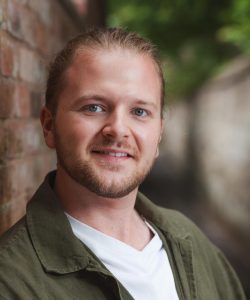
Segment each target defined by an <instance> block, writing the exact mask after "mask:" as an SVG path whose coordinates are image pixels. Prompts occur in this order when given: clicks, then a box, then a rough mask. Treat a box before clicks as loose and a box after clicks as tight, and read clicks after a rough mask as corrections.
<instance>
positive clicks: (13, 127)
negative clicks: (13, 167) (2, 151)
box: [5, 119, 45, 159]
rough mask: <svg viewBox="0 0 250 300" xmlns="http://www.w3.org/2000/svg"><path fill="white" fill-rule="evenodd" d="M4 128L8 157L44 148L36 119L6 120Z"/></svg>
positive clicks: (28, 153) (35, 151)
mask: <svg viewBox="0 0 250 300" xmlns="http://www.w3.org/2000/svg"><path fill="white" fill-rule="evenodd" d="M5 130H6V147H7V153H6V156H7V158H8V159H10V158H15V157H20V156H25V155H30V154H34V153H37V152H39V151H40V150H42V149H44V148H45V145H44V138H43V134H42V129H41V126H40V122H39V121H38V120H36V121H35V120H34V121H31V120H25V119H13V120H7V121H6V122H5Z"/></svg>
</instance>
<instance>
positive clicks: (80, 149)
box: [0, 29, 245, 300]
mask: <svg viewBox="0 0 250 300" xmlns="http://www.w3.org/2000/svg"><path fill="white" fill-rule="evenodd" d="M163 99H164V81H163V75H162V70H161V67H160V63H159V60H158V58H157V54H156V50H155V47H154V46H153V45H152V44H151V43H149V42H148V41H145V40H144V39H142V38H141V37H139V36H138V35H137V34H135V33H129V32H126V31H124V30H122V29H107V30H91V31H89V32H87V33H83V34H81V35H79V36H78V37H76V38H74V39H73V40H71V41H70V42H69V43H68V44H67V45H66V46H65V48H64V49H63V50H62V51H61V52H60V53H59V54H58V55H57V57H56V59H55V61H54V62H53V63H52V65H51V68H50V74H49V78H48V82H47V91H46V105H45V107H44V108H43V109H42V112H41V123H42V127H43V131H44V136H45V141H46V144H47V145H48V147H50V148H52V149H55V150H56V153H57V159H58V164H57V170H56V172H52V173H50V174H49V175H48V176H47V177H46V179H45V181H44V183H43V184H42V185H41V186H40V188H39V189H38V191H37V192H36V194H35V195H34V197H33V199H32V200H31V201H30V203H29V204H28V207H27V215H26V216H25V217H24V218H23V219H22V220H21V221H20V222H18V223H17V224H16V225H15V226H14V227H13V228H12V229H11V230H10V231H9V232H7V233H6V235H5V236H4V237H3V239H2V241H1V250H0V296H1V297H0V298H1V299H5V300H8V299H25V300H27V299H43V300H45V299H60V300H63V299H100V300H101V299H109V300H110V299H124V300H126V299H137V300H139V299H143V300H145V299H150V300H157V299H162V300H163V299H171V300H176V299H185V300H187V299H192V300H193V299H202V300H211V299H213V300H217V299H226V300H230V299H235V300H236V299H237V300H239V299H245V298H244V294H243V291H242V288H241V285H240V283H239V281H238V279H237V277H236V275H235V273H234V271H233V270H232V269H231V267H230V266H229V264H228V262H227V261H226V260H225V258H224V257H223V255H222V254H221V253H220V252H219V251H218V250H217V249H216V248H215V247H214V246H213V245H211V243H210V242H209V241H208V240H207V239H206V238H205V237H204V236H203V234H202V233H201V232H200V231H199V230H198V229H197V228H196V227H195V225H194V224H192V223H191V222H190V221H189V220H187V219H186V218H185V217H184V216H182V215H181V214H179V213H177V212H174V211H169V210H166V209H163V208H159V207H157V206H155V205H154V204H153V203H151V202H150V201H149V200H148V199H146V197H144V196H143V195H141V194H140V193H138V186H139V185H140V183H141V182H142V181H143V180H144V178H145V177H146V176H147V174H148V173H149V171H150V169H151V167H152V165H153V163H154V160H155V159H156V157H157V156H158V144H159V142H160V139H161V133H162V110H163Z"/></svg>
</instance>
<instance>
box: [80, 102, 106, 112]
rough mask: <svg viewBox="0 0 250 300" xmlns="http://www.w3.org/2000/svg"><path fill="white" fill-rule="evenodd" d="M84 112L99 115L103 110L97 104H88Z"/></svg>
mask: <svg viewBox="0 0 250 300" xmlns="http://www.w3.org/2000/svg"><path fill="white" fill-rule="evenodd" d="M84 110H85V111H88V112H92V113H99V112H103V111H104V109H103V107H102V106H101V105H98V104H90V105H87V106H85V107H84Z"/></svg>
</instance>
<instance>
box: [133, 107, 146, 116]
mask: <svg viewBox="0 0 250 300" xmlns="http://www.w3.org/2000/svg"><path fill="white" fill-rule="evenodd" d="M133 114H134V115H136V116H138V117H145V116H147V115H148V113H147V112H146V111H145V109H143V108H139V107H138V108H135V109H134V110H133Z"/></svg>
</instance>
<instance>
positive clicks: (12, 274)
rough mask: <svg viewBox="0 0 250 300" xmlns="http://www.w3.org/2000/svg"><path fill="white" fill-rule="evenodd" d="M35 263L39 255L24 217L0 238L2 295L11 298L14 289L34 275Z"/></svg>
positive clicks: (0, 291)
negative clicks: (36, 252)
mask: <svg viewBox="0 0 250 300" xmlns="http://www.w3.org/2000/svg"><path fill="white" fill-rule="evenodd" d="M34 265H38V262H37V256H36V254H35V251H34V248H33V246H32V243H31V240H30V237H29V233H28V230H27V227H26V219H25V218H23V219H21V220H20V221H19V222H18V223H17V224H15V225H14V226H13V227H12V228H11V229H9V230H8V231H7V232H6V233H5V234H4V235H3V236H2V237H1V238H0V295H1V297H2V298H4V297H7V299H9V297H10V298H11V297H12V296H13V293H14V290H18V289H20V284H22V282H23V280H24V279H25V278H30V277H31V276H33V275H34V272H32V270H33V269H34ZM31 268H32V270H31ZM29 274H33V275H29ZM2 298H1V299H2Z"/></svg>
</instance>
